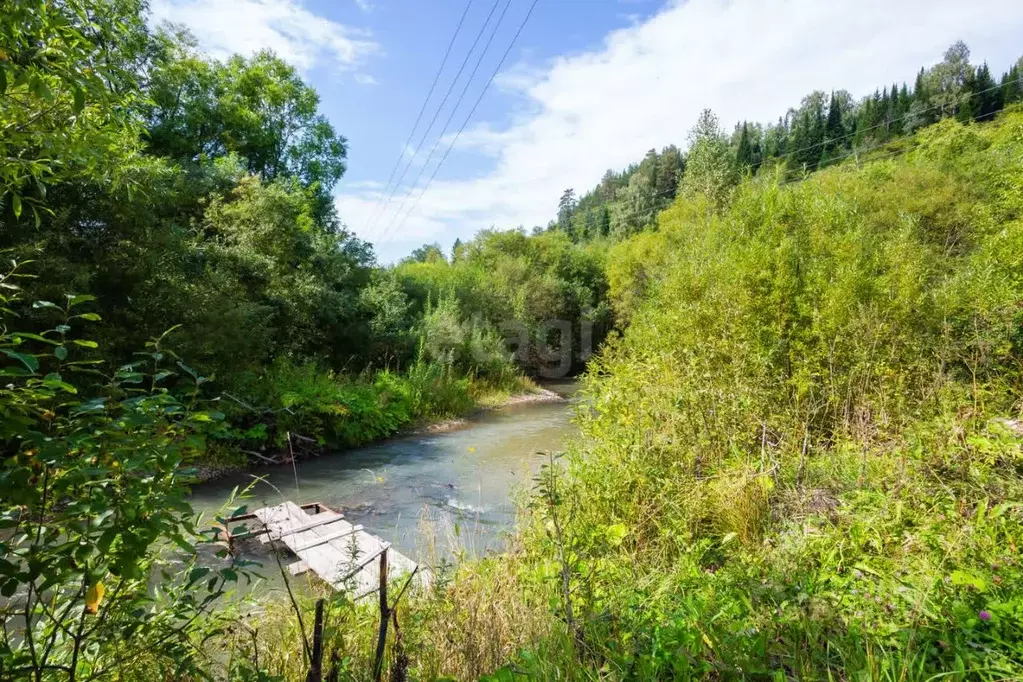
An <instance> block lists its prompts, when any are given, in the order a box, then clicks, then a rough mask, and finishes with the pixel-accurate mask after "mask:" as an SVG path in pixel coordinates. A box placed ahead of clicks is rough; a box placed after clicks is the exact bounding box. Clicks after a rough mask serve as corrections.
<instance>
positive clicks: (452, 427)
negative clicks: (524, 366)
mask: <svg viewBox="0 0 1023 682" xmlns="http://www.w3.org/2000/svg"><path fill="white" fill-rule="evenodd" d="M551 385H552V386H553V387H555V388H557V387H559V386H561V387H562V389H563V390H567V393H566V394H563V393H559V392H558V391H555V390H551V389H549V388H545V387H543V386H536V387H535V388H533V389H531V390H528V391H524V392H520V393H515V394H512V395H509V396H501V397H500V398H498V399H486V398H484V399H483V400H481V401H480V402H478V403H477V404H476V405H475V407H474V408H473V409H472V410H471V411H470V412H468V413H467V414H465V415H464V416H459V417H453V418H449V419H440V420H430V419H427V420H423V421H422V422H420V423H416V424H413V425H410V426H408V427H406V428H403V429H401V430H400V431H398V432H397V433H395V434H393V435H390V436H387V437H385V438H381V439H379V440H377V441H374V442H372V443H367V444H366V445H376V444H379V443H385V442H387V441H390V440H396V439H401V438H408V437H411V436H423V435H439V434H444V433H451V432H453V431H458V430H461V429H465V428H467V427H469V426H470V425H471V424H472V423H473V421H474V420H477V419H479V418H480V417H481V416H483V415H485V414H487V413H489V412H491V411H493V410H496V409H500V408H503V407H511V406H515V405H542V404H550V403H559V402H566V401H567V400H568V395H569V394H570V393H571V392H572V389H571V385H569V388H567V389H566V388H565V386H562V385H560V384H551ZM360 447H365V445H364V446H360ZM351 449H354V448H348V450H351ZM318 450H319V451H318V452H316V453H315V454H314V456H316V457H319V456H320V454H322V450H323V448H319V449H318ZM341 451H344V450H341ZM296 459H300V458H298V457H296ZM289 463H290V462H289ZM281 466H284V464H274V463H269V462H267V463H261V462H259V461H258V460H256V459H253V458H252V457H249V458H247V459H246V460H244V461H240V460H236V459H233V458H220V459H217V460H211V461H203V462H199V463H196V464H195V465H194V468H195V470H196V473H195V482H196V483H197V484H203V483H210V482H213V481H216V480H219V479H222V478H224V477H226V476H230V475H235V474H245V473H249V472H256V471H267V470H268V469H273V468H279V467H281Z"/></svg>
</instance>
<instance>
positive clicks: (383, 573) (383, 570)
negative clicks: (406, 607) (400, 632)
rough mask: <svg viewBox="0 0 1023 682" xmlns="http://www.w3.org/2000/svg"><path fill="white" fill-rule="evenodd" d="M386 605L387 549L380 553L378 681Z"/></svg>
mask: <svg viewBox="0 0 1023 682" xmlns="http://www.w3.org/2000/svg"><path fill="white" fill-rule="evenodd" d="M390 616H391V613H390V607H389V606H388V605H387V550H386V549H385V550H384V551H383V552H382V553H381V554H380V631H379V632H378V633H377V652H376V657H375V659H374V663H373V679H374V680H375V682H380V676H381V675H382V674H383V671H384V647H385V645H386V644H387V621H388V620H389V619H390Z"/></svg>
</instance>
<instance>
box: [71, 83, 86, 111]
mask: <svg viewBox="0 0 1023 682" xmlns="http://www.w3.org/2000/svg"><path fill="white" fill-rule="evenodd" d="M73 96H74V101H75V103H74V106H75V113H76V114H77V113H78V112H80V111H81V110H82V109H84V108H85V92H84V91H83V90H82V89H81V88H79V87H76V88H75V89H74V94H73Z"/></svg>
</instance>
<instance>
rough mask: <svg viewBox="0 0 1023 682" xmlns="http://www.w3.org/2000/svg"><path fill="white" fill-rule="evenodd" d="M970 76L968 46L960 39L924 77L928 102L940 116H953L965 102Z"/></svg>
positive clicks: (971, 72)
mask: <svg viewBox="0 0 1023 682" xmlns="http://www.w3.org/2000/svg"><path fill="white" fill-rule="evenodd" d="M972 77H973V67H972V66H970V48H968V47H967V46H966V43H964V42H963V41H961V40H960V41H958V42H956V43H954V44H953V45H952V46H951V47H949V48H948V49H947V50H946V51H945V56H944V58H943V59H942V61H941V62H940V63H938V64H937V65H935V66H934V67H933V68H931V70H930V71H929V72H927V74H926V76H925V78H924V80H925V82H926V84H927V91H928V93H929V97H928V103H929V105H930V106H931V107H934V108H935V109H937V111H938V116H939V117H940V118H945V117H946V116H954V115H955V114H956V113H957V112H958V111H959V109H960V107H962V106H963V105H965V104H966V103H967V99H966V94H967V93H966V90H967V86H968V84H969V82H970V79H971V78H972Z"/></svg>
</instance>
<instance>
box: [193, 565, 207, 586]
mask: <svg viewBox="0 0 1023 682" xmlns="http://www.w3.org/2000/svg"><path fill="white" fill-rule="evenodd" d="M209 572H210V569H209V568H207V567H206V566H196V567H195V568H193V569H192V570H191V571H189V572H188V585H189V587H191V586H192V585H194V584H195V583H196V581H199V580H202V579H203V577H205V576H206V574H207V573H209Z"/></svg>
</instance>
